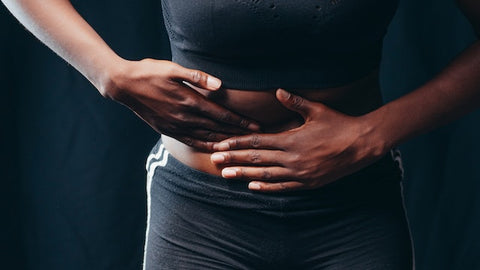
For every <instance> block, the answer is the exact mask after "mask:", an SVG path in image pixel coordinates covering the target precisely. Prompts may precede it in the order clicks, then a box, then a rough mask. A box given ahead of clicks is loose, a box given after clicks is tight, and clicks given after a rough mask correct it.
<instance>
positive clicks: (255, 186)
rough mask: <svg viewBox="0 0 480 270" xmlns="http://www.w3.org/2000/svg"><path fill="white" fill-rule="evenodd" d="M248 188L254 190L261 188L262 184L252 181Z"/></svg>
mask: <svg viewBox="0 0 480 270" xmlns="http://www.w3.org/2000/svg"><path fill="white" fill-rule="evenodd" d="M248 188H249V189H253V190H259V189H260V188H261V187H260V185H259V184H257V183H253V182H250V183H249V184H248Z"/></svg>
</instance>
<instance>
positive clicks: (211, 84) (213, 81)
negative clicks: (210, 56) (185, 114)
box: [207, 76, 222, 89]
mask: <svg viewBox="0 0 480 270" xmlns="http://www.w3.org/2000/svg"><path fill="white" fill-rule="evenodd" d="M221 85H222V81H220V80H219V79H217V78H214V77H211V76H208V78H207V87H208V88H210V89H218V88H219V87H220V86H221Z"/></svg>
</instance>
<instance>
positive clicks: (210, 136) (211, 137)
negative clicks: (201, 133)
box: [207, 132, 217, 141]
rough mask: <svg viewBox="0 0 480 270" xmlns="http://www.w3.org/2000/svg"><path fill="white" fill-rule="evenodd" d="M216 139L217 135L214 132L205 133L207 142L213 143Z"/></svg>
mask: <svg viewBox="0 0 480 270" xmlns="http://www.w3.org/2000/svg"><path fill="white" fill-rule="evenodd" d="M216 139H217V134H216V133H214V132H208V133H207V140H209V141H215V140H216Z"/></svg>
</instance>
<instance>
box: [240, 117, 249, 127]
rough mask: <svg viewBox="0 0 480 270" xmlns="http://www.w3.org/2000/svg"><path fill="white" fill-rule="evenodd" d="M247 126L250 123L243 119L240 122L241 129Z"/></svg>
mask: <svg viewBox="0 0 480 270" xmlns="http://www.w3.org/2000/svg"><path fill="white" fill-rule="evenodd" d="M249 124H250V123H249V122H248V121H247V120H245V119H242V120H240V126H241V127H243V128H246V127H248V125H249Z"/></svg>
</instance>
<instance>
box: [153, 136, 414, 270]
mask: <svg viewBox="0 0 480 270" xmlns="http://www.w3.org/2000/svg"><path fill="white" fill-rule="evenodd" d="M147 170H148V185H147V188H148V208H149V209H148V210H149V215H148V227H147V238H146V245H145V263H144V268H145V269H148V270H152V269H200V270H201V269H260V270H263V269H326V270H327V269H329V270H330V269H348V270H356V269H358V270H367V269H382V270H383V269H402V270H403V269H412V264H413V262H412V261H413V256H412V247H411V240H410V234H409V230H408V224H407V221H406V217H405V211H404V207H403V200H402V196H401V186H400V180H401V172H400V169H399V165H398V164H397V163H396V162H395V161H394V159H393V158H392V157H391V156H387V157H385V158H383V159H382V160H380V161H378V162H377V163H375V164H373V165H371V166H369V167H367V168H365V169H363V170H361V171H360V172H357V173H355V174H352V175H350V176H348V177H345V178H342V179H340V180H338V181H336V182H335V183H333V184H330V185H328V186H326V187H324V188H321V189H317V190H313V191H296V192H289V193H281V194H262V193H255V192H252V191H249V190H248V189H247V186H246V183H245V182H242V181H232V180H225V179H223V178H221V177H218V176H213V175H210V174H207V173H203V172H200V171H197V170H195V169H192V168H190V167H188V166H186V165H184V164H182V163H181V162H179V161H178V160H176V159H175V158H173V157H172V156H171V155H169V154H168V152H167V151H166V150H165V149H164V148H163V145H162V144H161V142H159V143H158V144H157V145H156V146H155V147H154V148H153V150H152V153H151V155H150V156H149V159H148V161H147Z"/></svg>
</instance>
